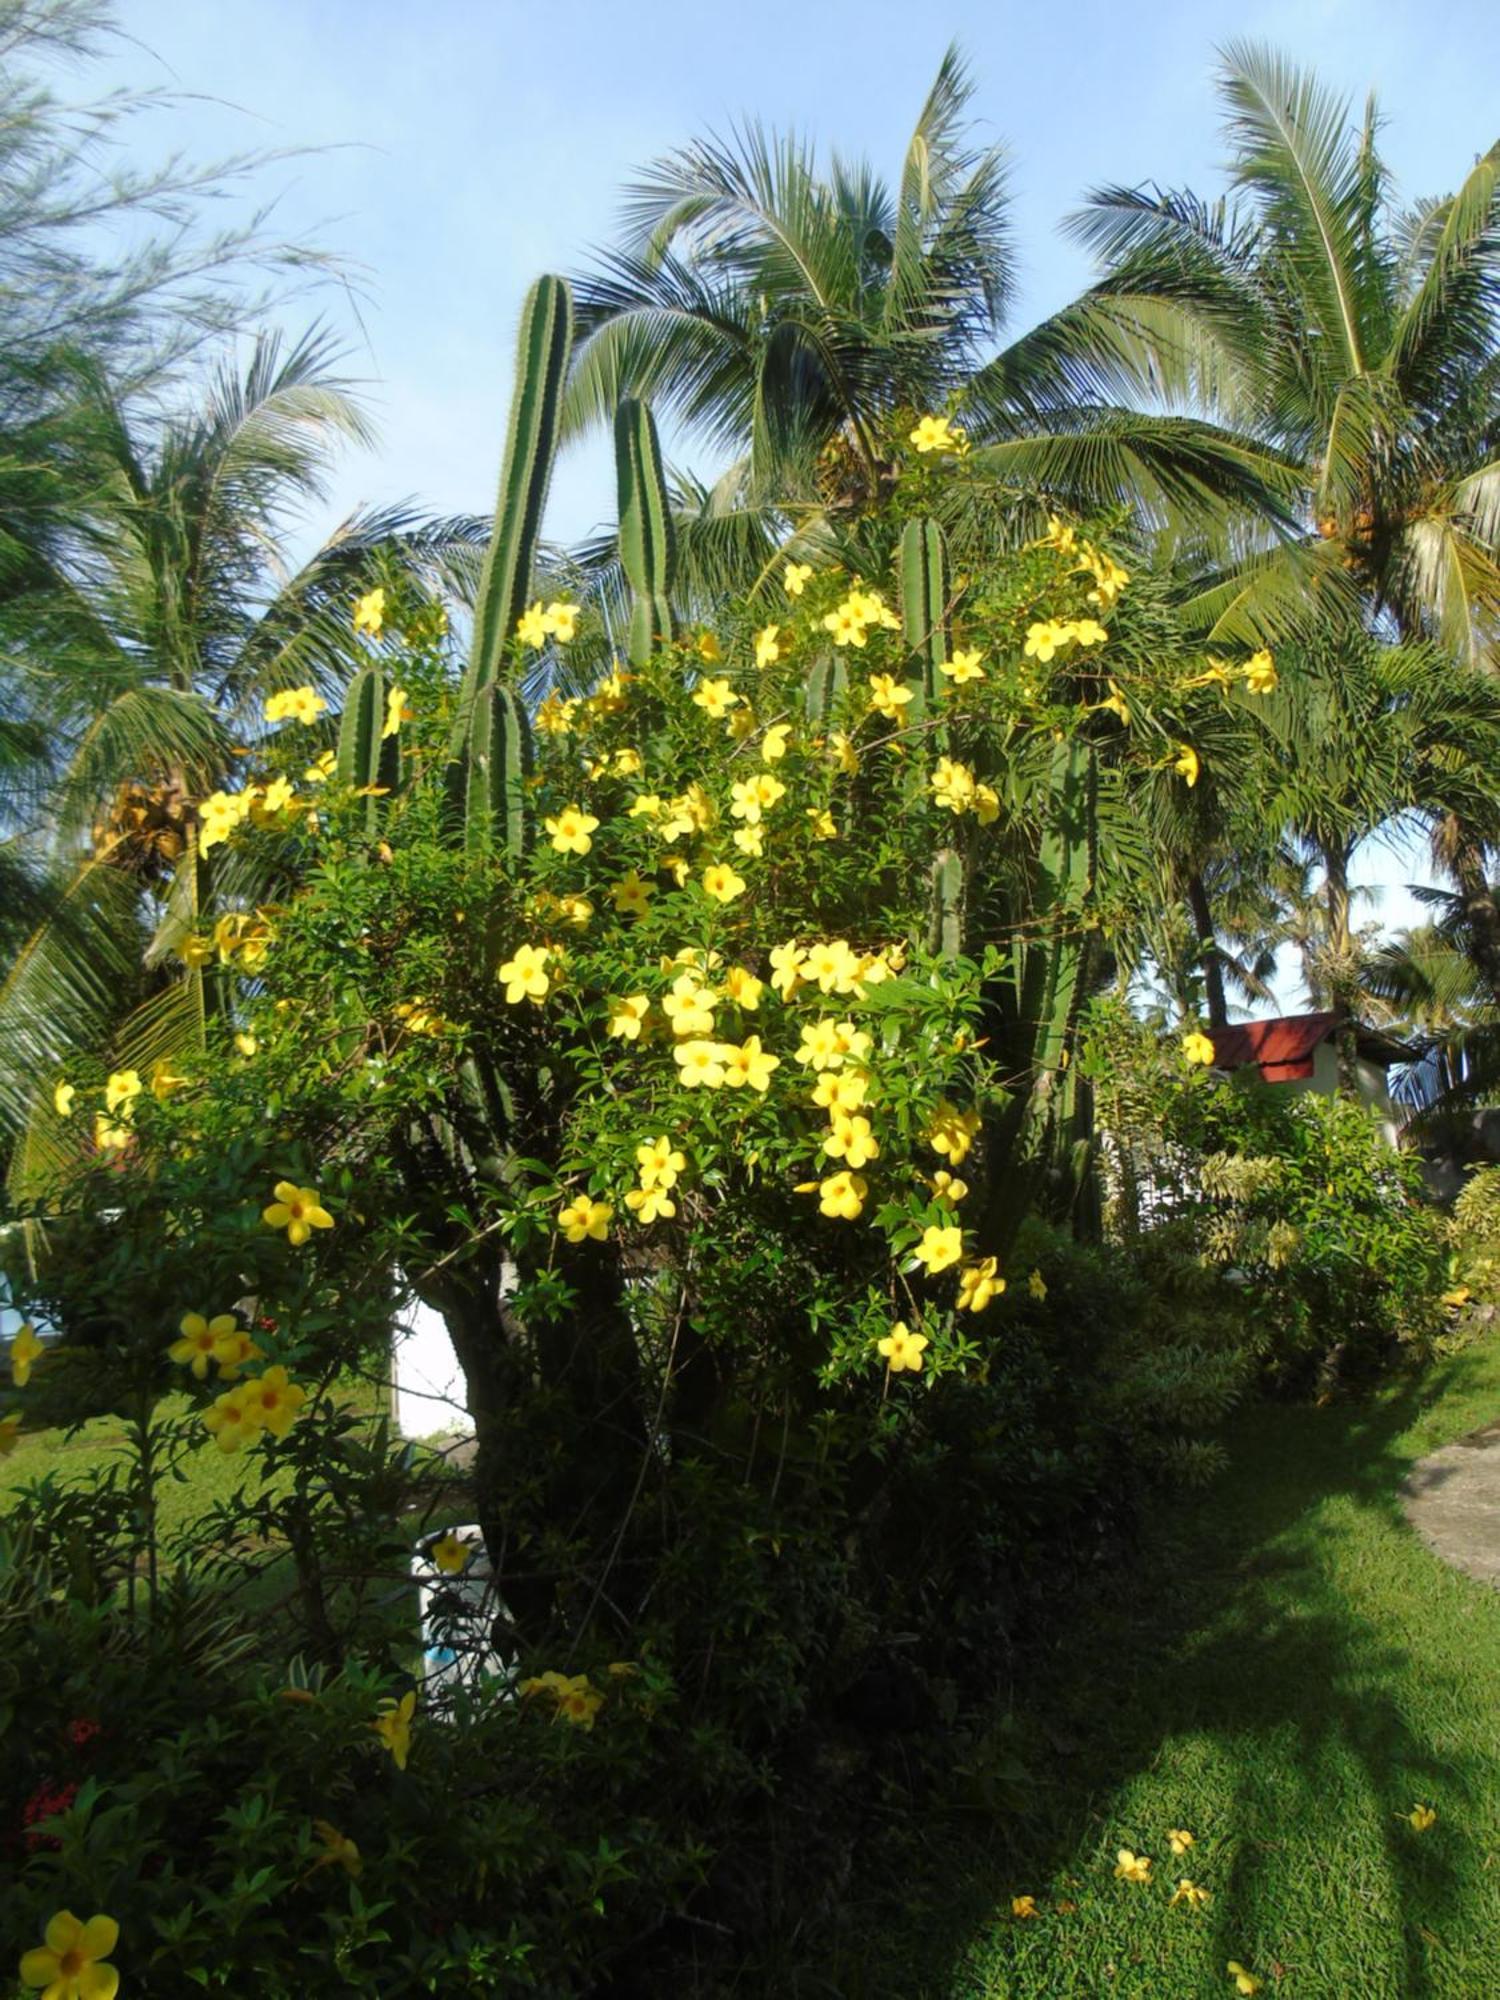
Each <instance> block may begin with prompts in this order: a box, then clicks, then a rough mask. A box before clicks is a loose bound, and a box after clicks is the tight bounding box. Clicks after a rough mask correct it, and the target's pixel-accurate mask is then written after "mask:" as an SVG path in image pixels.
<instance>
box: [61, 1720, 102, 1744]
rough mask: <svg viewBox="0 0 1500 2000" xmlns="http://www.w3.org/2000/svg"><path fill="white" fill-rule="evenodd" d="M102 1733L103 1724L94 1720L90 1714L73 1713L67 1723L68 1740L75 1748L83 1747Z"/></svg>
mask: <svg viewBox="0 0 1500 2000" xmlns="http://www.w3.org/2000/svg"><path fill="white" fill-rule="evenodd" d="M103 1734H104V1724H103V1723H102V1722H96V1721H95V1720H94V1718H93V1716H91V1715H75V1716H74V1717H73V1720H72V1721H71V1722H70V1723H69V1724H68V1741H69V1742H70V1743H71V1744H72V1746H73V1748H74V1749H75V1750H82V1749H84V1748H85V1747H86V1746H87V1745H88V1744H90V1743H92V1742H93V1740H94V1738H95V1737H96V1736H102V1735H103Z"/></svg>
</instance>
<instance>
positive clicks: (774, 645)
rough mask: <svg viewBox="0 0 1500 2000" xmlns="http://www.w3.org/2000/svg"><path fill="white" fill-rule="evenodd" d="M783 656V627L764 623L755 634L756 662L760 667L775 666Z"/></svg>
mask: <svg viewBox="0 0 1500 2000" xmlns="http://www.w3.org/2000/svg"><path fill="white" fill-rule="evenodd" d="M780 658H781V627H780V626H779V625H762V627H761V628H760V630H759V631H758V632H757V633H756V635H755V664H756V665H757V666H758V667H774V666H775V664H776V662H777V661H778V660H779V659H780Z"/></svg>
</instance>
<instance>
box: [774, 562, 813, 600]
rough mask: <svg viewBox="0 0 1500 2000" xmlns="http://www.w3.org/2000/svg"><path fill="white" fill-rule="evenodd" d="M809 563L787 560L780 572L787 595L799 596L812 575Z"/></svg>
mask: <svg viewBox="0 0 1500 2000" xmlns="http://www.w3.org/2000/svg"><path fill="white" fill-rule="evenodd" d="M812 573H813V572H812V564H811V563H799V562H789V563H788V564H787V566H786V568H785V569H784V570H783V571H782V573H781V580H782V583H783V584H784V585H785V586H786V594H787V596H788V597H800V596H801V595H802V593H803V591H804V590H806V588H807V585H808V581H809V579H810V578H811V576H812Z"/></svg>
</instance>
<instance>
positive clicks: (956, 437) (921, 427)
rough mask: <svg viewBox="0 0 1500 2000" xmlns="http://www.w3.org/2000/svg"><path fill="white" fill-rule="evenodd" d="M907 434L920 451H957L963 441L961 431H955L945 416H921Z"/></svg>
mask: <svg viewBox="0 0 1500 2000" xmlns="http://www.w3.org/2000/svg"><path fill="white" fill-rule="evenodd" d="M907 435H908V437H909V439H910V441H911V443H912V444H913V445H914V446H915V447H916V449H917V450H918V451H920V452H929V451H957V450H958V448H959V446H960V445H961V444H962V443H963V432H962V431H956V430H955V429H954V427H953V425H952V423H951V422H950V421H949V420H948V418H947V417H923V418H922V419H921V420H920V421H919V422H918V424H917V426H916V429H915V430H913V431H910V432H908V434H907Z"/></svg>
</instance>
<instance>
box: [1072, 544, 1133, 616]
mask: <svg viewBox="0 0 1500 2000" xmlns="http://www.w3.org/2000/svg"><path fill="white" fill-rule="evenodd" d="M1077 568H1078V569H1086V570H1089V571H1090V572H1091V573H1092V575H1093V578H1094V583H1095V586H1096V587H1095V588H1094V589H1093V590H1091V591H1090V592H1089V594H1088V601H1089V603H1090V604H1100V605H1109V604H1113V603H1114V601H1115V599H1116V598H1117V597H1118V596H1119V594H1120V592H1121V591H1122V590H1123V589H1124V588H1125V586H1126V584H1127V583H1129V581H1130V572H1129V570H1125V569H1121V568H1120V566H1119V564H1118V563H1116V562H1112V561H1111V560H1110V558H1109V557H1108V556H1105V555H1101V554H1100V553H1099V551H1098V550H1097V549H1091V548H1090V547H1089V546H1088V544H1087V543H1085V544H1084V547H1083V561H1082V562H1080V563H1079V564H1078V565H1077Z"/></svg>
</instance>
